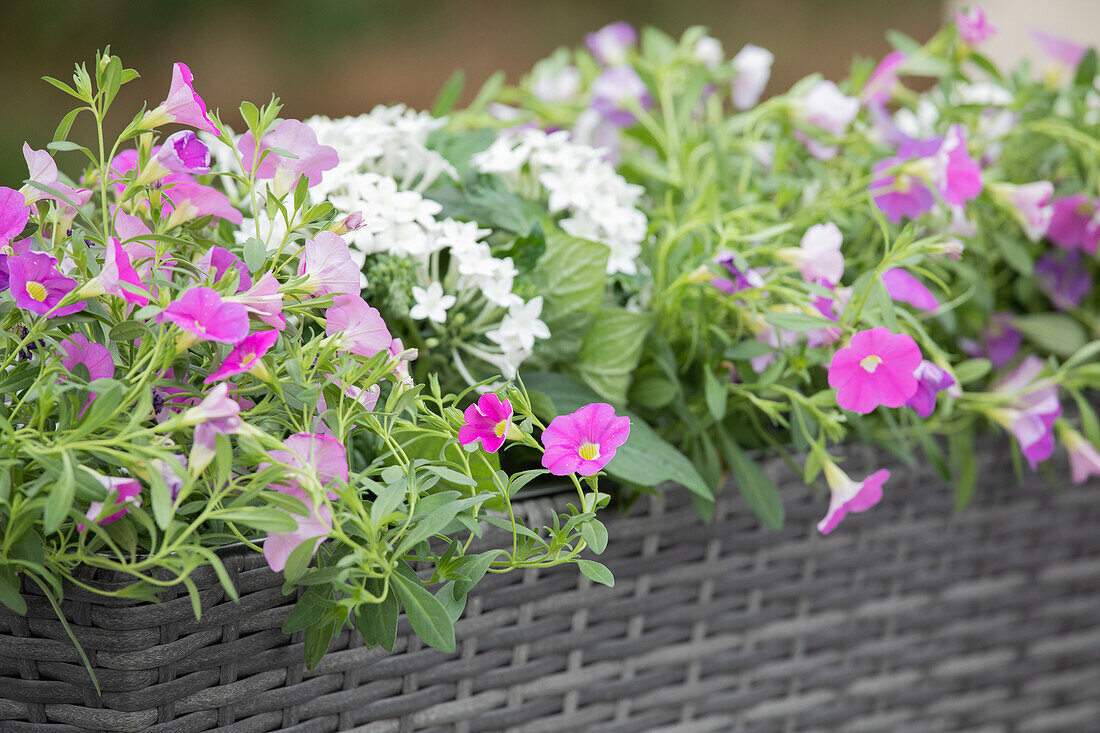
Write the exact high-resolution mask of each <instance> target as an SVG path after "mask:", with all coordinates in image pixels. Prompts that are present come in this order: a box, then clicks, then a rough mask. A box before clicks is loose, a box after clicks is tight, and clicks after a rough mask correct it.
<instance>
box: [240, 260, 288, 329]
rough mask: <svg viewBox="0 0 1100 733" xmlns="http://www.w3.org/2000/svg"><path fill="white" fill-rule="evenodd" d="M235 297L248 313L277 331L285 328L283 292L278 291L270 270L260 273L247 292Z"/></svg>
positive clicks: (276, 281) (277, 285)
mask: <svg viewBox="0 0 1100 733" xmlns="http://www.w3.org/2000/svg"><path fill="white" fill-rule="evenodd" d="M235 298H236V300H237V302H239V303H240V304H241V305H243V306H244V307H245V309H246V310H248V312H249V313H251V314H252V315H254V316H256V317H257V318H259V319H260V320H261V321H263V322H264V323H266V324H267V325H269V326H271V327H272V328H274V329H276V330H279V331H282V330H283V329H284V328H286V316H284V315H283V294H282V293H281V292H279V281H278V280H276V279H275V276H274V275H272V274H271V273H270V272H265V273H264V274H263V275H260V279H259V280H257V281H256V282H255V284H253V285H252V287H251V288H249V289H248V291H247V292H244V293H240V294H238V295H237V296H235Z"/></svg>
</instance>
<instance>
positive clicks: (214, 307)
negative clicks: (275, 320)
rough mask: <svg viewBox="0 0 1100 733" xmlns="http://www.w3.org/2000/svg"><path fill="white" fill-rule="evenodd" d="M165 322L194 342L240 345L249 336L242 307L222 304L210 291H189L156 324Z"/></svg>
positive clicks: (195, 289) (246, 319)
mask: <svg viewBox="0 0 1100 733" xmlns="http://www.w3.org/2000/svg"><path fill="white" fill-rule="evenodd" d="M165 321H171V322H172V323H174V324H176V325H177V326H179V327H180V328H181V329H183V330H184V331H185V332H187V333H188V334H190V335H191V336H192V338H193V339H194V341H217V342H219V343H223V344H239V343H240V342H241V341H242V340H244V338H245V337H246V336H247V335H248V311H247V310H245V307H244V306H243V305H241V304H240V303H232V302H227V301H223V300H222V297H221V296H220V295H218V292H217V291H216V290H211V289H210V288H201V287H199V288H191V289H189V290H187V291H186V292H185V293H184V294H183V295H181V296H180V297H179V298H177V299H176V300H174V301H172V302H171V303H169V305H168V307H167V308H165V309H164V311H163V312H161V313H160V314H159V315H158V316H157V323H164V322H165ZM194 341H192V343H194Z"/></svg>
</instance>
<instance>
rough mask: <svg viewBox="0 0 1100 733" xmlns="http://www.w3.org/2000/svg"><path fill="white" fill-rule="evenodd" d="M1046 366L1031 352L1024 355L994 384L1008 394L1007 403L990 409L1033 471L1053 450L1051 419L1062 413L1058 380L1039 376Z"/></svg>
mask: <svg viewBox="0 0 1100 733" xmlns="http://www.w3.org/2000/svg"><path fill="white" fill-rule="evenodd" d="M1045 366H1046V365H1045V364H1044V363H1043V360H1042V359H1040V358H1039V357H1037V356H1035V355H1034V354H1028V355H1027V356H1025V357H1024V359H1023V361H1021V362H1020V365H1019V366H1017V367H1016V368H1015V369H1014V370H1013V371H1012V372H1011V373H1009V375H1008V376H1006V377H1005V378H1004V379H1002V380H1001V381H1000V382H998V383H997V384H996V385H994V387H993V391H994V392H997V393H1000V394H1004V395H1008V396H1009V397H1010V400H1009V402H1008V404H1007V405H1006V406H1003V407H996V408H994V409H993V410H991V412H990V416H991V417H992V418H993V419H994V420H995V421H996V422H997V423H998V424H1000V425H1001V427H1003V428H1005V429H1006V430H1008V431H1009V432H1011V433H1012V435H1013V436H1014V437H1015V438H1016V442H1017V443H1018V444H1019V446H1020V450H1021V451H1022V452H1023V454H1024V457H1025V458H1027V461H1028V463H1029V464H1030V465H1031V469H1032V470H1033V471H1034V470H1035V469H1037V468H1038V466H1039V464H1040V463H1042V462H1043V461H1045V460H1046V459H1048V458H1050V455H1051V453H1053V452H1054V423H1055V421H1057V419H1058V418H1059V417H1060V416H1061V414H1062V405H1061V403H1060V402H1059V401H1058V385H1057V383H1055V382H1054V381H1053V380H1051V379H1049V378H1046V377H1042V376H1041V374H1042V372H1043V370H1044V368H1045Z"/></svg>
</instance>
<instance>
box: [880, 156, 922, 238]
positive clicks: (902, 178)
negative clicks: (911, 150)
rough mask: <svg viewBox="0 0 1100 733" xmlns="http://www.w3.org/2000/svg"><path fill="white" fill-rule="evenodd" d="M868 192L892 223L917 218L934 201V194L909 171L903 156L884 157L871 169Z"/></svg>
mask: <svg viewBox="0 0 1100 733" xmlns="http://www.w3.org/2000/svg"><path fill="white" fill-rule="evenodd" d="M871 171H872V173H873V174H874V177H873V178H872V180H871V185H870V187H869V188H870V191H871V195H872V196H873V197H874V201H875V205H876V206H877V207H878V208H879V209H880V210H881V211H882V213H883V214H885V215H886V218H887V219H889V220H890V221H892V222H893V223H895V224H898V223H900V222H901V220H902V219H916V218H917V217H918V216H920V215H921V214H923V213H924V212H926V211H931V209H932V207H933V206H935V204H936V197H935V196H933V195H932V192H931V191H930V190H929V189H928V187H927V186H926V185H925V184H924V183H923V181H922V180H921V178H919V177H918V176H916V175H914V174H913V173H911V172H910V171H909V170H908V166H907V165H906V159H905V158H903V157H900V156H898V157H893V158H886V159H885V160H880V161H879V162H877V163H875V164H874V166H873V167H872V168H871Z"/></svg>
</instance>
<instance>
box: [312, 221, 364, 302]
mask: <svg viewBox="0 0 1100 733" xmlns="http://www.w3.org/2000/svg"><path fill="white" fill-rule="evenodd" d="M298 274H299V275H305V276H306V282H305V285H304V287H305V289H306V291H307V292H309V293H311V294H313V295H358V294H359V274H360V273H359V265H357V264H355V261H354V260H352V258H351V250H349V249H348V244H347V242H345V241H344V240H343V239H341V238H340V237H338V236H336V235H335V234H333V233H332V232H318V234H317V236H315V237H314V238H313V239H307V240H306V243H305V246H303V247H302V257H301V259H300V260H299V262H298Z"/></svg>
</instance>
